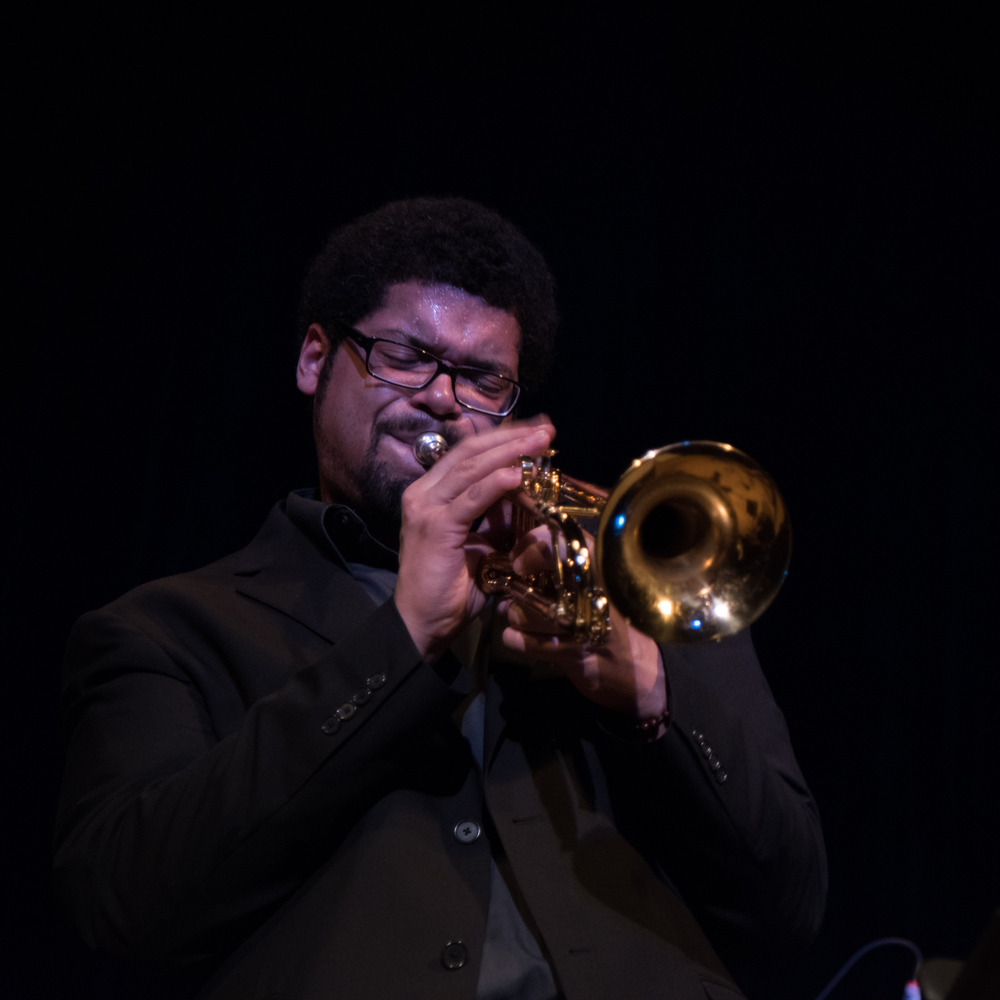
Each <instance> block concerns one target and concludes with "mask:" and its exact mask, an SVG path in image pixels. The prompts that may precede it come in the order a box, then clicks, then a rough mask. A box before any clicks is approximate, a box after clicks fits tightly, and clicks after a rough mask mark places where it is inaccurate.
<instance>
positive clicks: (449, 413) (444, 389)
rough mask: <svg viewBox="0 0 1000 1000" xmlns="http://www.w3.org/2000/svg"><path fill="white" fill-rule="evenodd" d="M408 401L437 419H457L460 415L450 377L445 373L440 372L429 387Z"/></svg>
mask: <svg viewBox="0 0 1000 1000" xmlns="http://www.w3.org/2000/svg"><path fill="white" fill-rule="evenodd" d="M410 401H411V402H412V403H413V404H415V405H416V406H420V407H423V408H424V409H427V410H429V411H430V412H431V413H433V414H435V415H436V416H439V417H453V416H454V417H457V416H460V415H461V413H462V407H461V406H460V405H459V402H458V400H457V399H455V387H454V384H453V383H452V381H451V376H450V375H448V374H446V373H445V372H441V373H440V374H439V375H438V377H437V378H436V379H434V381H433V382H431V383H430V385H425V386H424V387H423V389H421V390H420V391H419V392H417V393H415V394H414V395H413V396H411V397H410Z"/></svg>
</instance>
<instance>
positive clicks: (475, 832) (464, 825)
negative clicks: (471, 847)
mask: <svg viewBox="0 0 1000 1000" xmlns="http://www.w3.org/2000/svg"><path fill="white" fill-rule="evenodd" d="M479 834H480V829H479V824H478V823H473V822H472V820H471V819H463V820H462V822H461V823H456V824H455V839H456V840H457V841H458V842H459V843H460V844H473V843H475V842H476V841H477V840H478V839H479Z"/></svg>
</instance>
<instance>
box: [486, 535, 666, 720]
mask: <svg viewBox="0 0 1000 1000" xmlns="http://www.w3.org/2000/svg"><path fill="white" fill-rule="evenodd" d="M587 543H588V545H589V546H590V549H591V552H593V539H592V538H590V537H589V536H588V538H587ZM511 556H512V562H513V565H514V570H515V571H516V572H517V573H518V574H519V575H521V576H530V575H532V574H534V573H538V572H541V571H543V570H551V569H553V568H554V566H555V555H554V553H553V550H552V539H551V533H550V531H549V529H548V528H547V527H544V526H543V527H540V528H536V529H535V530H534V531H532V532H530V533H529V534H528V535H525V537H524V538H523V539H521V541H520V542H519V543H518V545H517V546H516V547H515V549H514V550H513V552H512V553H511ZM499 610H500V612H501V613H506V615H507V623H508V627H507V628H506V629H504V633H503V642H504V645H505V646H507V648H508V649H512V650H516V651H517V652H519V653H524V654H525V655H527V656H530V657H532V658H533V659H537V660H543V661H545V662H546V663H549V664H551V665H552V666H554V667H555V668H556V669H557V670H558V671H559V672H560V673H562V674H563V675H564V676H565V677H567V678H568V679H569V680H570V681H571V682H572V683H573V685H574V686H575V687H576V688H577V690H579V691H580V692H581V694H583V695H584V696H585V697H586V698H589V699H590V700H591V701H593V702H596V703H597V704H598V705H603V706H605V707H607V708H611V709H614V710H615V711H618V712H622V713H623V714H626V715H631V716H634V717H637V718H639V719H649V718H656V717H658V716H660V715H662V714H663V713H664V711H665V710H666V708H667V685H666V676H665V673H664V669H663V660H662V658H661V656H660V650H659V648H658V647H657V645H656V643H655V642H653V640H652V639H650V638H649V636H646V635H643V633H641V632H638V631H636V629H634V628H632V626H631V625H629V624H628V623H627V622H626V621H625V619H624V618H623V617H622V616H621V615H620V614H618V612H617V611H615V610H614V608H611V615H610V617H611V630H610V632H609V634H608V637H607V641H606V642H605V643H604V644H603V645H601V646H591V645H588V644H584V643H579V642H576V641H574V639H573V637H572V636H570V635H567V634H566V633H565V631H564V630H563V629H561V628H560V627H559V626H558V625H557V624H555V623H554V622H550V621H549V620H548V619H546V618H545V617H544V616H542V615H540V614H538V613H537V612H534V611H532V610H530V609H528V608H524V607H522V606H521V605H519V604H516V603H515V602H514V601H510V600H507V601H503V602H501V604H500V607H499Z"/></svg>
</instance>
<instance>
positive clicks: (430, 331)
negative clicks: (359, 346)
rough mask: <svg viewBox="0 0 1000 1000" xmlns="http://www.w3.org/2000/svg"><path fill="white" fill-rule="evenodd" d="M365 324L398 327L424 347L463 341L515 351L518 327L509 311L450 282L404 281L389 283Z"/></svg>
mask: <svg viewBox="0 0 1000 1000" xmlns="http://www.w3.org/2000/svg"><path fill="white" fill-rule="evenodd" d="M365 325H366V326H368V327H376V328H378V329H379V330H381V331H382V332H387V331H389V330H396V331H398V332H400V333H402V334H404V335H406V336H407V339H411V338H412V339H415V340H419V341H420V342H422V343H425V344H427V345H428V346H436V345H438V344H443V343H447V344H450V345H452V346H459V345H460V344H467V345H469V346H470V347H472V346H475V347H477V348H479V349H485V350H488V351H490V352H491V353H494V352H504V351H507V352H510V351H513V352H514V353H515V354H516V353H517V352H518V350H519V349H520V341H521V328H520V324H519V323H518V322H517V319H516V317H515V316H514V315H513V313H510V312H508V311H507V310H505V309H500V308H498V307H496V306H492V305H490V304H489V303H488V302H486V300H485V299H483V298H481V297H480V296H478V295H473V294H472V293H470V292H467V291H465V289H463V288H457V287H455V286H454V285H446V284H435V283H431V282H418V281H406V282H397V283H395V284H393V285H390V286H389V287H388V288H387V289H386V292H385V296H384V297H383V299H382V303H381V305H380V306H379V308H378V309H376V310H375V312H374V313H372V314H371V316H369V317H367V318H366V322H365Z"/></svg>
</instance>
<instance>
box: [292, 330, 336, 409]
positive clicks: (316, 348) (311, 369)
mask: <svg viewBox="0 0 1000 1000" xmlns="http://www.w3.org/2000/svg"><path fill="white" fill-rule="evenodd" d="M329 353H330V338H329V337H328V336H327V335H326V331H325V330H324V329H323V327H321V326H320V325H319V323H313V324H312V325H311V326H310V327H309V329H308V330H306V336H305V340H303V341H302V350H301V351H299V364H298V367H297V368H296V369H295V382H296V384H297V385H298V387H299V392H303V393H305V394H306V395H307V396H315V395H316V390H317V389H318V388H319V376H320V372H322V370H323V362H324V361H326V358H327V355H328V354H329Z"/></svg>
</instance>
